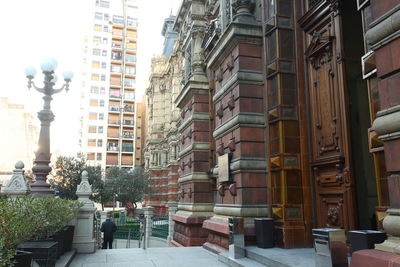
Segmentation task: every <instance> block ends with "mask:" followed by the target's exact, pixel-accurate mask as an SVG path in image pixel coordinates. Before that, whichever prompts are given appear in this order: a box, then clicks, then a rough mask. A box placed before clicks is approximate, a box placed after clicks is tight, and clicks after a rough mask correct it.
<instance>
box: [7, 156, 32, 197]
mask: <svg viewBox="0 0 400 267" xmlns="http://www.w3.org/2000/svg"><path fill="white" fill-rule="evenodd" d="M24 166H25V165H24V163H23V162H22V161H17V163H15V170H14V174H13V176H12V177H11V179H10V181H8V183H7V185H6V187H5V188H4V194H6V195H7V196H8V197H9V198H12V199H14V198H17V197H21V196H26V195H28V194H29V192H30V187H29V185H28V184H27V182H26V179H25V175H24Z"/></svg>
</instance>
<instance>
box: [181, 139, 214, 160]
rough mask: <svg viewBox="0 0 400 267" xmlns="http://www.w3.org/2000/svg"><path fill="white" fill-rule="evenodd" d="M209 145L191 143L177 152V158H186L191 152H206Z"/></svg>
mask: <svg viewBox="0 0 400 267" xmlns="http://www.w3.org/2000/svg"><path fill="white" fill-rule="evenodd" d="M209 149H210V143H208V142H193V143H191V144H190V145H189V146H187V147H185V148H184V149H182V150H181V151H180V152H179V157H183V156H186V155H187V154H189V153H190V152H192V151H208V150H209Z"/></svg>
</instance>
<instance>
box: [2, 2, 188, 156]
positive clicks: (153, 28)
mask: <svg viewBox="0 0 400 267" xmlns="http://www.w3.org/2000/svg"><path fill="white" fill-rule="evenodd" d="M111 1H121V0H111ZM180 2H181V0H138V5H139V18H138V20H139V29H138V59H137V82H136V84H137V97H136V99H138V100H140V99H141V95H142V94H143V92H144V90H145V88H144V87H145V86H146V84H147V80H148V75H149V73H148V72H149V68H150V62H151V57H152V56H153V55H156V54H160V53H161V52H162V44H163V37H162V36H161V29H162V25H163V22H164V19H165V18H167V17H168V16H169V15H170V13H171V11H172V13H173V14H175V13H176V11H177V9H178V8H179V5H180ZM94 3H95V0H68V1H66V0H35V1H33V0H19V1H5V2H4V3H3V5H2V7H1V9H0V28H1V35H2V38H1V40H2V41H1V42H0V59H1V61H2V62H1V64H0V97H2V96H6V97H9V98H10V101H11V102H13V103H21V104H25V105H26V106H27V108H28V109H29V110H31V111H32V112H34V113H35V114H36V112H37V111H39V110H40V109H41V106H42V99H41V95H40V94H39V93H37V92H36V91H34V90H31V91H28V89H27V87H26V78H25V77H24V68H25V67H26V66H29V65H34V66H35V67H36V68H37V69H38V72H39V69H40V67H39V64H40V62H41V61H42V59H44V58H46V57H54V58H56V59H57V61H58V63H59V64H58V68H57V71H56V72H58V73H59V75H58V76H59V77H60V78H61V76H62V71H63V70H65V69H71V70H72V71H74V74H75V77H74V80H73V82H72V84H71V90H70V92H69V93H65V92H63V93H60V94H58V95H55V96H54V100H53V102H52V110H53V112H54V114H55V115H56V118H55V121H54V122H53V123H52V128H51V129H52V132H51V138H52V151H55V150H60V152H61V153H62V154H74V153H76V149H77V146H76V145H77V137H78V128H77V127H78V125H79V101H78V100H79V94H78V89H79V84H78V83H77V82H76V83H74V81H78V80H79V77H78V76H79V75H80V73H79V72H80V69H81V63H82V50H83V37H84V36H85V35H87V34H88V31H90V30H92V29H93V17H94V14H93V11H92V8H93V6H94ZM36 80H37V83H38V84H39V85H41V81H42V75H41V74H38V75H37V77H36ZM59 80H62V79H59ZM35 116H36V115H35ZM0 138H1V125H0Z"/></svg>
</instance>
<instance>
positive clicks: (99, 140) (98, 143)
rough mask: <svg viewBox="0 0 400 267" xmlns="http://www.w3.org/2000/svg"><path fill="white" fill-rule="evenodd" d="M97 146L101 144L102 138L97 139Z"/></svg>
mask: <svg viewBox="0 0 400 267" xmlns="http://www.w3.org/2000/svg"><path fill="white" fill-rule="evenodd" d="M97 146H98V147H102V146H103V140H102V139H98V140H97Z"/></svg>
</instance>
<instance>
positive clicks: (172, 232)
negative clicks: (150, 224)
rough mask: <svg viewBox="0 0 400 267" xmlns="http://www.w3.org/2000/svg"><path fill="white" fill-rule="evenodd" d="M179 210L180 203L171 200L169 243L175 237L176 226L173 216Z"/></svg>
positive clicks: (169, 208) (169, 209) (169, 207)
mask: <svg viewBox="0 0 400 267" xmlns="http://www.w3.org/2000/svg"><path fill="white" fill-rule="evenodd" d="M177 210H178V203H176V202H175V203H174V202H170V203H168V237H167V244H169V243H171V240H172V239H173V237H174V226H175V222H174V220H172V216H173V215H174V214H175V213H176V211H177Z"/></svg>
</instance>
